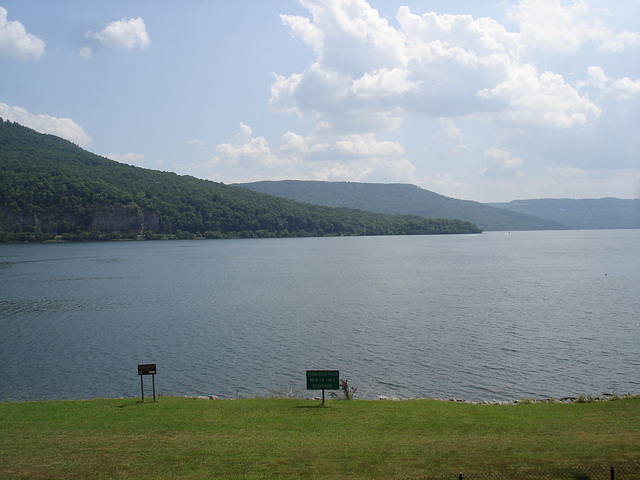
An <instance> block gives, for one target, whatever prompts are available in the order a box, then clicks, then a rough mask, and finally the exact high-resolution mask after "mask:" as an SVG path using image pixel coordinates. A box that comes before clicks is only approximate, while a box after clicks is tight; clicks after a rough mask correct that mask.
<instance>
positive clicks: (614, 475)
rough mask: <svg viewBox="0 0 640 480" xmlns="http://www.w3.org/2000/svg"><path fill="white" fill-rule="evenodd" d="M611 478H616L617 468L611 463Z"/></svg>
mask: <svg viewBox="0 0 640 480" xmlns="http://www.w3.org/2000/svg"><path fill="white" fill-rule="evenodd" d="M611 480H616V469H615V468H613V465H611Z"/></svg>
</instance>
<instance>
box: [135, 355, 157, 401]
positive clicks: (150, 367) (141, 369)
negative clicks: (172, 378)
mask: <svg viewBox="0 0 640 480" xmlns="http://www.w3.org/2000/svg"><path fill="white" fill-rule="evenodd" d="M138 375H140V388H141V390H142V401H143V402H144V381H143V380H142V379H143V377H144V375H151V381H152V383H153V401H154V402H155V401H156V364H155V363H143V364H141V365H138Z"/></svg>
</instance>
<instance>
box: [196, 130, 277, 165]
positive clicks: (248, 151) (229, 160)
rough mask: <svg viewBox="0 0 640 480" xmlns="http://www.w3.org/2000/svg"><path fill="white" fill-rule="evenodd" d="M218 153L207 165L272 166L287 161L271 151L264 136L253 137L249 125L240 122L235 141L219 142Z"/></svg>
mask: <svg viewBox="0 0 640 480" xmlns="http://www.w3.org/2000/svg"><path fill="white" fill-rule="evenodd" d="M216 151H217V152H218V155H216V156H215V157H213V158H212V159H211V160H210V161H209V162H208V163H207V165H210V166H211V165H224V166H233V167H242V168H246V167H252V168H253V167H274V166H276V165H282V164H283V163H288V162H286V161H282V160H280V159H279V158H278V157H276V156H275V155H273V154H272V153H271V149H270V148H269V144H268V142H267V140H266V139H265V138H264V137H254V136H253V131H252V129H251V127H249V126H248V125H245V124H244V123H242V122H241V123H240V127H239V129H238V133H237V134H236V143H235V144H231V143H221V144H219V145H218V146H217V147H216Z"/></svg>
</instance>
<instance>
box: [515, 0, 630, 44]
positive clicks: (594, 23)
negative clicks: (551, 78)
mask: <svg viewBox="0 0 640 480" xmlns="http://www.w3.org/2000/svg"><path fill="white" fill-rule="evenodd" d="M508 17H509V18H511V19H514V20H516V21H517V22H518V24H519V25H520V33H521V39H522V42H523V43H524V44H526V45H528V46H531V47H534V48H543V49H547V50H552V51H554V52H564V53H572V52H575V51H577V50H578V49H579V48H580V47H582V45H583V44H585V43H586V42H590V41H591V42H595V43H596V44H597V45H598V47H599V48H600V50H602V51H606V52H621V51H624V50H625V49H627V48H629V47H634V46H638V45H640V35H639V34H638V33H636V32H631V31H628V30H624V31H615V29H614V28H613V27H611V26H609V25H607V24H606V23H605V22H604V21H603V19H602V18H601V16H600V15H598V14H597V13H596V12H594V11H593V10H592V9H591V8H589V4H588V2H587V1H586V0H574V1H560V0H520V1H519V3H518V5H517V6H515V7H513V8H511V9H510V10H509V11H508Z"/></svg>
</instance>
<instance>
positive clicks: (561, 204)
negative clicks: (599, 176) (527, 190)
mask: <svg viewBox="0 0 640 480" xmlns="http://www.w3.org/2000/svg"><path fill="white" fill-rule="evenodd" d="M487 205H490V206H492V207H498V208H505V209H508V210H511V211H513V212H520V213H526V214H528V215H534V216H536V217H539V218H545V219H547V220H552V221H555V222H560V223H564V224H566V225H569V226H570V227H573V228H580V229H607V228H640V199H633V200H623V199H619V198H599V199H592V198H585V199H579V200H572V199H566V198H542V199H533V200H513V201H511V202H508V203H488V204H487Z"/></svg>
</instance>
